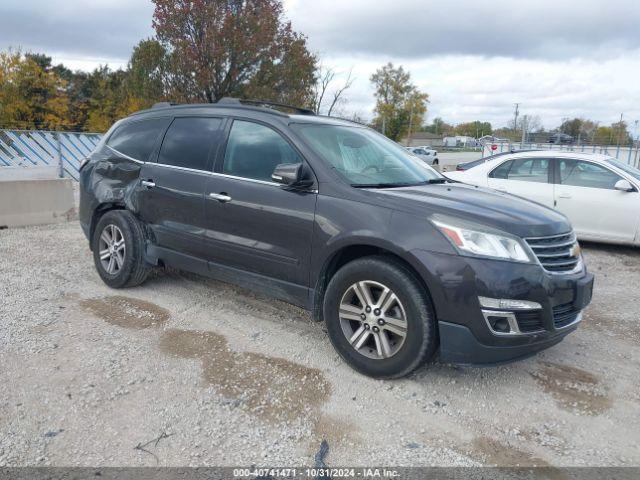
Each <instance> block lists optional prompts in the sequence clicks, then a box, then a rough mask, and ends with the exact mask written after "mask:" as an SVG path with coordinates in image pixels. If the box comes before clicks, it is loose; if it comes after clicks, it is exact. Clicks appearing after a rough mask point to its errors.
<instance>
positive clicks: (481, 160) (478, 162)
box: [456, 149, 539, 172]
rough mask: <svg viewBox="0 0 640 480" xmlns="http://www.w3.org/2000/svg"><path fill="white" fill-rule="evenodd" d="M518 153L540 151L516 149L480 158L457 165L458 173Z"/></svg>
mask: <svg viewBox="0 0 640 480" xmlns="http://www.w3.org/2000/svg"><path fill="white" fill-rule="evenodd" d="M516 151H518V152H534V151H539V150H515V149H511V150H509V151H508V152H502V153H495V154H493V155H489V156H486V157H482V158H479V159H477V160H471V161H470V162H462V163H459V164H458V165H456V171H458V172H464V171H466V170H470V169H472V168H473V167H477V166H478V165H482V164H483V163H485V162H488V161H490V160H495V159H496V158H499V157H503V156H505V155H511V154H512V153H514V152H516Z"/></svg>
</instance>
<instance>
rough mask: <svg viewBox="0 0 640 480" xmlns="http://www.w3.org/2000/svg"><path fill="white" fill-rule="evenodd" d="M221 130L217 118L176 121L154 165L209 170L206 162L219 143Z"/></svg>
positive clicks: (190, 118)
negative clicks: (156, 163)
mask: <svg viewBox="0 0 640 480" xmlns="http://www.w3.org/2000/svg"><path fill="white" fill-rule="evenodd" d="M221 126H222V120H221V119H219V118H206V117H180V118H176V119H175V120H174V121H173V123H172V124H171V126H170V127H169V130H167V134H166V135H165V137H164V141H163V142H162V147H161V148H160V155H159V156H158V163H161V164H163V165H171V166H174V167H182V168H190V169H193V170H209V158H210V155H211V154H212V153H213V151H214V148H215V147H217V145H218V143H219V140H220V128H221Z"/></svg>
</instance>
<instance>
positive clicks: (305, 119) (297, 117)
mask: <svg viewBox="0 0 640 480" xmlns="http://www.w3.org/2000/svg"><path fill="white" fill-rule="evenodd" d="M292 108H294V107H292ZM300 110H301V111H302V113H293V114H288V113H285V112H283V111H280V110H277V109H275V108H270V107H266V106H256V105H244V104H240V103H237V104H234V103H199V104H184V105H173V104H170V103H161V104H157V105H156V106H154V107H153V108H150V109H147V110H141V111H139V112H135V113H133V114H131V115H130V116H128V117H126V119H125V120H134V119H141V118H147V117H149V118H151V117H155V116H166V115H167V113H170V114H173V115H176V114H177V115H179V114H187V115H189V114H194V113H203V112H206V113H215V114H218V115H223V116H234V115H246V116H248V117H252V118H255V119H259V118H261V119H271V120H276V119H278V120H280V121H281V122H284V123H287V124H292V123H312V124H320V125H343V126H360V127H366V125H362V124H360V123H357V122H353V121H351V120H346V119H342V118H337V117H328V116H325V115H315V114H313V113H312V112H308V113H307V111H306V110H305V109H300Z"/></svg>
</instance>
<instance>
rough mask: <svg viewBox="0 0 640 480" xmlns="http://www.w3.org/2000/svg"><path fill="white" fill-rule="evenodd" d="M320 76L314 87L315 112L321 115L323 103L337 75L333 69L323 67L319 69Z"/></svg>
mask: <svg viewBox="0 0 640 480" xmlns="http://www.w3.org/2000/svg"><path fill="white" fill-rule="evenodd" d="M318 72H319V76H318V80H317V81H316V84H315V85H314V87H313V105H312V107H313V110H314V111H315V112H316V113H320V108H321V107H322V101H323V100H324V96H325V95H326V93H327V89H328V88H329V85H331V82H333V79H334V78H335V77H336V73H335V71H334V70H333V69H332V68H324V67H323V66H322V65H320V67H319V68H318Z"/></svg>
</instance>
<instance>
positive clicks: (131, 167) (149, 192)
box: [80, 99, 593, 378]
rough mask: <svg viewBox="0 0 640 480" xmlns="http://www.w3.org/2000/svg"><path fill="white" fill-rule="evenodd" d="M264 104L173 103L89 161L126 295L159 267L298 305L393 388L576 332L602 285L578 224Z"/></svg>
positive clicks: (104, 232)
mask: <svg viewBox="0 0 640 480" xmlns="http://www.w3.org/2000/svg"><path fill="white" fill-rule="evenodd" d="M287 111H288V112H293V113H291V114H288V113H285V112H283V111H282V110H278V109H276V108H273V105H268V104H265V103H264V102H258V103H256V102H245V101H239V100H235V99H224V100H222V101H220V102H219V103H217V104H211V105H184V106H173V105H169V104H160V105H158V106H156V107H154V108H153V109H150V110H147V111H144V112H140V113H137V114H134V115H131V116H130V117H128V118H126V119H124V120H121V121H119V122H118V123H116V124H115V125H114V126H113V127H112V128H111V129H110V130H109V132H108V133H107V134H106V135H105V136H104V139H103V140H102V142H101V143H100V145H99V146H98V148H97V149H96V151H95V152H94V153H93V154H92V155H91V156H90V158H88V159H87V160H86V162H85V163H84V164H83V166H82V168H81V202H80V221H81V224H82V228H83V229H84V232H85V234H86V235H87V238H88V239H89V242H90V246H91V249H92V251H93V256H94V260H95V265H96V268H97V270H98V273H99V274H100V276H101V277H102V279H103V280H104V282H105V283H106V284H107V285H109V286H111V287H113V288H122V287H132V286H135V285H139V284H140V283H142V282H143V281H144V280H145V278H146V276H147V274H148V272H149V271H150V269H152V268H153V267H157V266H165V265H167V266H172V267H175V268H179V269H183V270H188V271H191V272H196V273H199V274H202V275H206V276H209V277H213V278H216V279H219V280H223V281H226V282H233V283H236V284H239V285H242V286H244V287H247V288H250V289H253V290H256V291H259V292H262V293H264V294H267V295H270V296H272V297H275V298H278V299H281V300H285V301H287V302H290V303H293V304H295V305H299V306H301V307H304V308H306V309H308V310H310V311H312V312H313V316H314V318H315V319H317V320H324V321H325V322H326V326H327V329H328V332H329V337H330V339H331V342H332V343H333V345H334V347H335V348H336V350H337V351H338V352H339V353H340V355H341V356H342V357H343V358H344V359H345V360H346V361H347V362H348V363H349V364H350V365H351V366H352V367H353V368H355V369H356V370H358V371H359V372H362V373H364V374H366V375H370V376H372V377H377V378H393V377H400V376H403V375H406V374H408V373H409V372H411V371H412V370H414V369H415V368H417V367H418V366H420V365H422V364H423V363H425V362H426V361H428V360H429V359H431V358H432V357H433V356H434V355H435V354H436V353H437V352H438V351H439V353H440V356H441V359H442V360H443V361H445V362H454V363H498V362H503V361H507V360H512V359H516V358H521V357H524V356H528V355H531V354H533V353H535V352H537V351H539V350H542V349H544V348H547V347H550V346H552V345H555V344H556V343H558V342H560V341H561V340H562V339H563V338H564V336H565V335H567V333H569V332H571V331H573V330H575V329H576V328H577V326H578V323H579V322H580V319H581V311H582V310H583V309H584V308H585V307H586V306H587V304H588V303H589V301H590V299H591V291H592V286H593V276H592V275H591V274H590V273H588V272H587V270H586V267H585V265H584V263H583V260H582V255H581V253H580V247H579V246H578V244H577V242H576V238H575V235H574V234H573V232H572V229H571V226H570V224H569V223H568V221H567V219H566V218H565V217H564V216H562V215H561V214H558V213H557V212H554V211H553V210H550V209H548V208H546V207H544V206H541V205H538V204H536V203H532V202H529V201H526V200H523V199H520V198H517V197H513V196H510V195H507V194H503V193H499V192H495V191H492V190H488V189H482V188H477V187H472V186H468V185H464V184H461V183H453V182H451V181H449V180H447V179H446V178H444V177H443V176H441V175H440V174H439V173H437V172H436V171H435V170H433V169H432V168H430V167H429V166H427V165H425V164H424V163H423V162H420V161H419V160H418V159H416V158H415V157H414V156H413V155H410V154H409V153H408V152H406V151H405V150H404V149H403V148H402V147H400V146H398V145H397V144H395V143H393V142H391V141H390V140H388V139H387V138H385V137H384V136H382V135H379V134H378V133H376V132H374V131H373V130H371V129H368V128H366V127H363V126H361V125H358V124H354V123H351V122H347V121H341V120H337V119H335V118H327V117H321V116H316V115H313V114H312V112H309V111H307V110H303V109H289V110H287Z"/></svg>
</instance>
